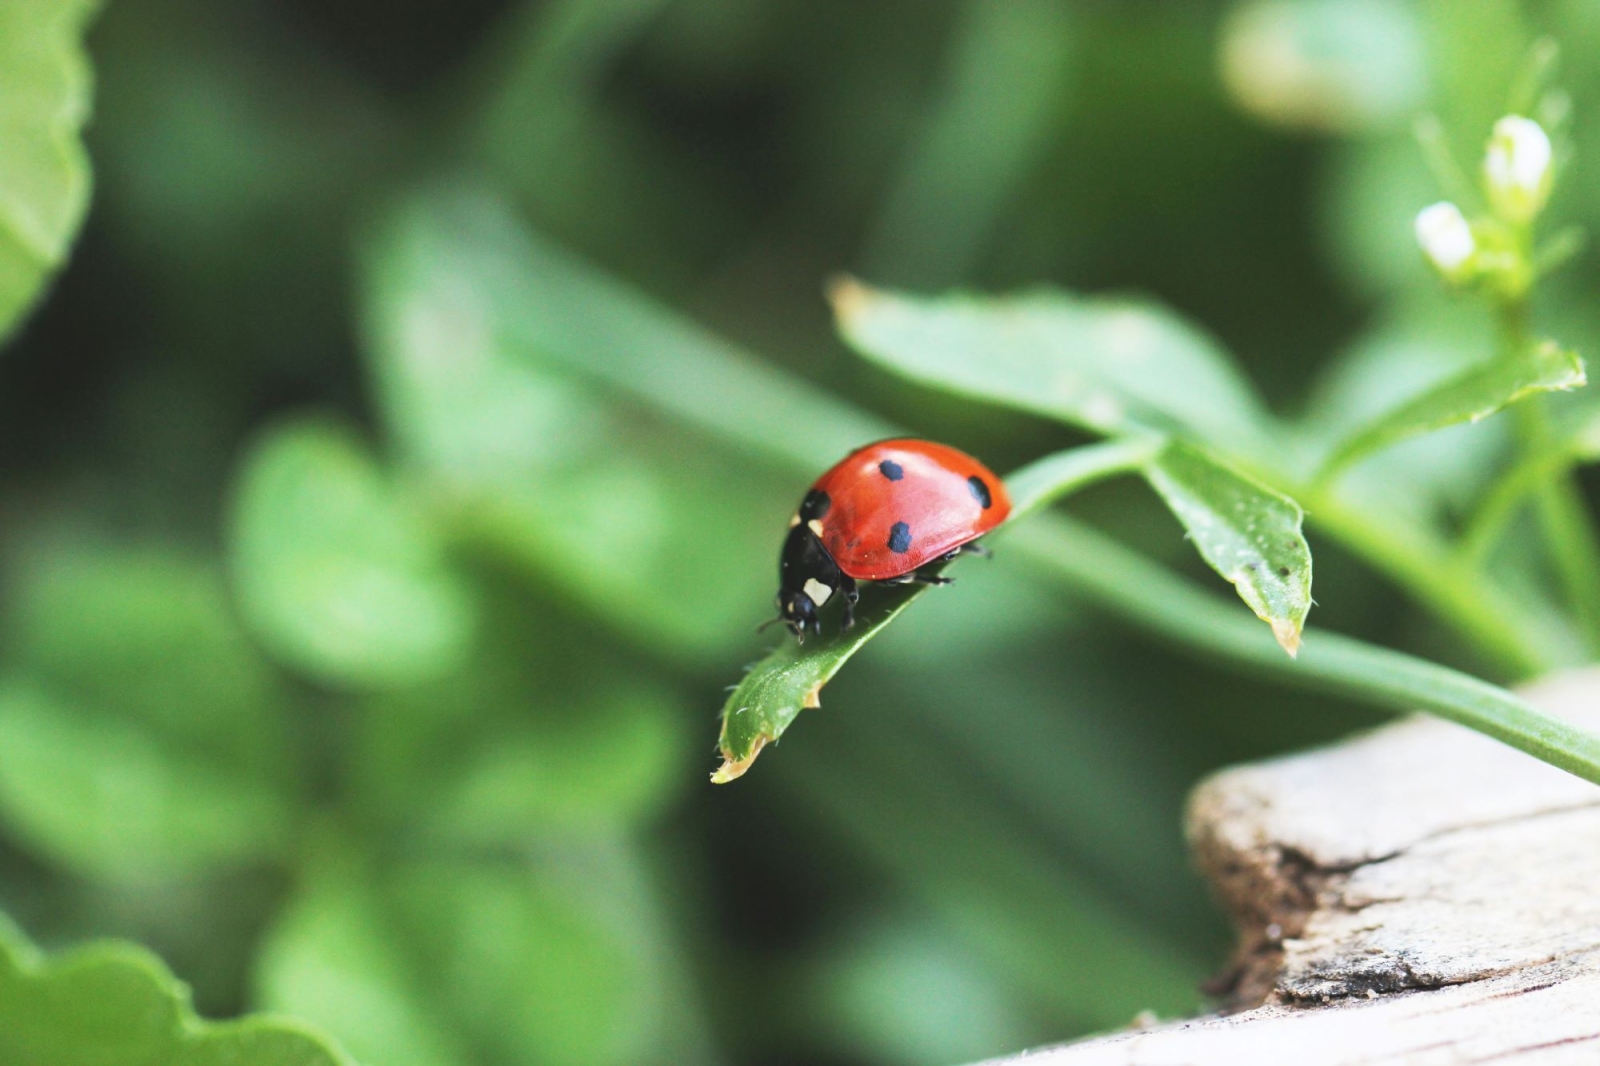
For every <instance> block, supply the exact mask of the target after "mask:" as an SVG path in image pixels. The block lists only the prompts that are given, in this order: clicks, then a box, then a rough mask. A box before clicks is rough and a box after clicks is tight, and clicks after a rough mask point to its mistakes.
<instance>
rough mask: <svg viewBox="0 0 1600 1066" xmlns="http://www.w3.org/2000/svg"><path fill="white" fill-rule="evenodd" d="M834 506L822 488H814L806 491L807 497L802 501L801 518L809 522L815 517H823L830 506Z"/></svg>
mask: <svg viewBox="0 0 1600 1066" xmlns="http://www.w3.org/2000/svg"><path fill="white" fill-rule="evenodd" d="M832 506H833V501H832V500H830V499H829V498H828V494H827V493H826V492H823V491H822V490H821V489H812V490H811V491H810V492H808V493H806V498H805V499H804V500H801V501H800V519H801V521H804V522H809V521H811V520H812V519H814V518H821V517H822V516H823V515H825V514H827V513H828V508H830V507H832Z"/></svg>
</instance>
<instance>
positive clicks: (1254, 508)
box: [1145, 441, 1311, 655]
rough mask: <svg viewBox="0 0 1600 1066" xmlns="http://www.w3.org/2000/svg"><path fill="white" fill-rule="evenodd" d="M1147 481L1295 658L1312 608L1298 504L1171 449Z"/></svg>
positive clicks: (1177, 445)
mask: <svg viewBox="0 0 1600 1066" xmlns="http://www.w3.org/2000/svg"><path fill="white" fill-rule="evenodd" d="M1145 477H1146V478H1147V479H1148V480H1149V482H1150V484H1151V485H1152V486H1153V487H1154V488H1155V490H1156V491H1157V492H1158V493H1160V494H1161V498H1162V499H1163V500H1165V501H1166V503H1167V506H1168V507H1169V508H1170V509H1171V510H1172V513H1173V514H1175V515H1177V516H1178V520H1179V521H1180V522H1182V523H1183V527H1184V529H1186V530H1187V531H1188V533H1189V539H1190V540H1192V541H1194V546H1195V547H1196V548H1197V549H1199V551H1200V555H1201V556H1202V557H1203V558H1204V559H1205V561H1206V562H1208V563H1210V564H1211V567H1212V569H1214V570H1215V571H1216V572H1217V573H1219V574H1221V575H1222V576H1223V577H1225V578H1227V579H1228V581H1229V582H1230V583H1231V584H1232V585H1233V586H1234V588H1236V589H1238V590H1239V596H1240V597H1241V598H1242V599H1243V600H1244V602H1245V603H1247V604H1249V605H1250V609H1251V610H1252V611H1254V612H1255V613H1256V617H1258V618H1260V619H1261V620H1262V621H1263V622H1266V623H1267V624H1268V625H1270V626H1271V627H1272V635H1273V636H1274V637H1276V638H1277V640H1278V643H1279V644H1281V645H1283V650H1284V651H1286V652H1288V653H1289V654H1290V655H1294V654H1296V653H1297V652H1298V651H1299V650H1300V631H1301V630H1302V629H1303V628H1304V627H1305V622H1306V614H1307V612H1309V611H1310V610H1311V549H1310V547H1309V546H1308V545H1307V544H1306V540H1305V536H1304V535H1303V534H1302V533H1301V532H1300V525H1301V522H1302V520H1303V519H1304V517H1305V515H1304V512H1302V511H1301V510H1300V505H1299V504H1297V503H1295V502H1294V501H1293V500H1291V499H1290V498H1289V497H1287V496H1285V495H1283V494H1282V493H1279V492H1275V491H1274V490H1272V489H1269V488H1267V487H1266V486H1265V485H1262V484H1261V483H1260V482H1257V481H1255V480H1253V479H1251V478H1249V477H1246V476H1245V475H1243V474H1241V473H1239V472H1238V471H1236V470H1234V469H1232V468H1231V467H1229V466H1227V465H1226V464H1224V463H1221V462H1219V461H1218V460H1216V459H1214V458H1212V457H1211V456H1210V455H1208V454H1206V453H1205V452H1204V451H1202V450H1201V449H1199V448H1196V447H1194V446H1193V445H1190V444H1185V443H1183V442H1180V441H1174V442H1172V443H1170V444H1168V445H1167V447H1166V448H1165V449H1163V451H1162V452H1161V454H1160V455H1159V456H1157V457H1156V459H1155V460H1154V461H1153V462H1151V463H1150V464H1149V465H1148V466H1147V467H1146V468H1145Z"/></svg>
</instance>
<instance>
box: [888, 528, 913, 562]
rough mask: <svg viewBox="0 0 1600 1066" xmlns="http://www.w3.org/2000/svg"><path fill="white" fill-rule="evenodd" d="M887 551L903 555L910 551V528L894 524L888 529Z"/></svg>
mask: <svg viewBox="0 0 1600 1066" xmlns="http://www.w3.org/2000/svg"><path fill="white" fill-rule="evenodd" d="M889 550H890V551H892V552H896V553H898V554H901V555H904V554H905V553H906V552H908V551H910V550H911V527H910V526H908V525H906V524H905V523H904V522H896V523H895V524H894V525H893V526H891V527H890V529H889Z"/></svg>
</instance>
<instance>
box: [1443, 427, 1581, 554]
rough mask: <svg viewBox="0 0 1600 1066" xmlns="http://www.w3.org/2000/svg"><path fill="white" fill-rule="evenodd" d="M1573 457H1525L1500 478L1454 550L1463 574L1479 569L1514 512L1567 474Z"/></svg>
mask: <svg viewBox="0 0 1600 1066" xmlns="http://www.w3.org/2000/svg"><path fill="white" fill-rule="evenodd" d="M1571 464H1572V456H1571V455H1570V454H1569V453H1568V452H1567V451H1566V449H1563V448H1553V449H1551V450H1550V451H1547V452H1544V453H1542V454H1530V455H1524V456H1522V457H1521V458H1520V459H1518V460H1517V462H1516V464H1515V465H1513V466H1512V467H1511V469H1510V470H1507V471H1506V472H1505V473H1504V474H1502V475H1501V476H1500V478H1499V480H1497V481H1496V482H1495V483H1494V485H1493V486H1492V487H1491V488H1490V489H1489V494H1488V495H1487V496H1485V497H1484V498H1483V502H1482V503H1480V504H1479V505H1478V510H1477V513H1475V514H1474V515H1473V516H1472V521H1471V522H1470V523H1469V524H1468V526H1467V531H1466V533H1465V534H1464V535H1463V536H1462V538H1461V542H1460V544H1459V545H1458V546H1457V549H1456V561H1457V562H1458V564H1459V565H1460V566H1461V567H1462V568H1463V569H1465V570H1469V571H1470V570H1477V569H1481V568H1482V567H1483V565H1484V564H1485V563H1486V562H1488V559H1489V554H1490V553H1491V552H1492V551H1494V547H1495V545H1496V544H1498V543H1499V541H1500V538H1501V536H1502V535H1503V534H1504V533H1505V530H1506V526H1507V525H1508V524H1510V522H1511V519H1512V516H1514V515H1515V514H1516V513H1517V509H1518V508H1519V507H1521V506H1522V504H1523V503H1524V502H1525V501H1526V500H1527V498H1528V497H1529V496H1530V495H1532V494H1533V491H1534V490H1535V489H1536V488H1538V487H1539V486H1540V485H1541V484H1543V483H1544V482H1546V481H1549V480H1550V479H1552V478H1555V477H1559V476H1561V475H1563V474H1564V473H1566V471H1567V469H1568V468H1569V467H1570V466H1571Z"/></svg>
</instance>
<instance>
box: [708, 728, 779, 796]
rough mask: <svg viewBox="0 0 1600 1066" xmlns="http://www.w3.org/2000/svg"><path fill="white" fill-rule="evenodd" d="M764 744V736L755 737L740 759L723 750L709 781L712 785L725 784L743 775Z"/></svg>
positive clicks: (765, 744)
mask: <svg viewBox="0 0 1600 1066" xmlns="http://www.w3.org/2000/svg"><path fill="white" fill-rule="evenodd" d="M766 746H767V738H766V737H756V742H755V744H753V745H752V746H751V748H750V751H749V753H748V754H746V755H745V757H744V758H742V759H735V758H734V757H733V756H732V755H729V754H728V753H727V752H723V753H722V765H721V766H719V767H717V769H716V771H715V772H714V773H712V775H711V783H712V784H713V785H726V784H727V783H728V782H729V781H735V780H738V779H739V778H741V777H743V776H744V772H745V771H746V770H748V769H750V764H751V763H753V762H755V761H756V756H757V755H760V754H761V749H762V748H764V747H766Z"/></svg>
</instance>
